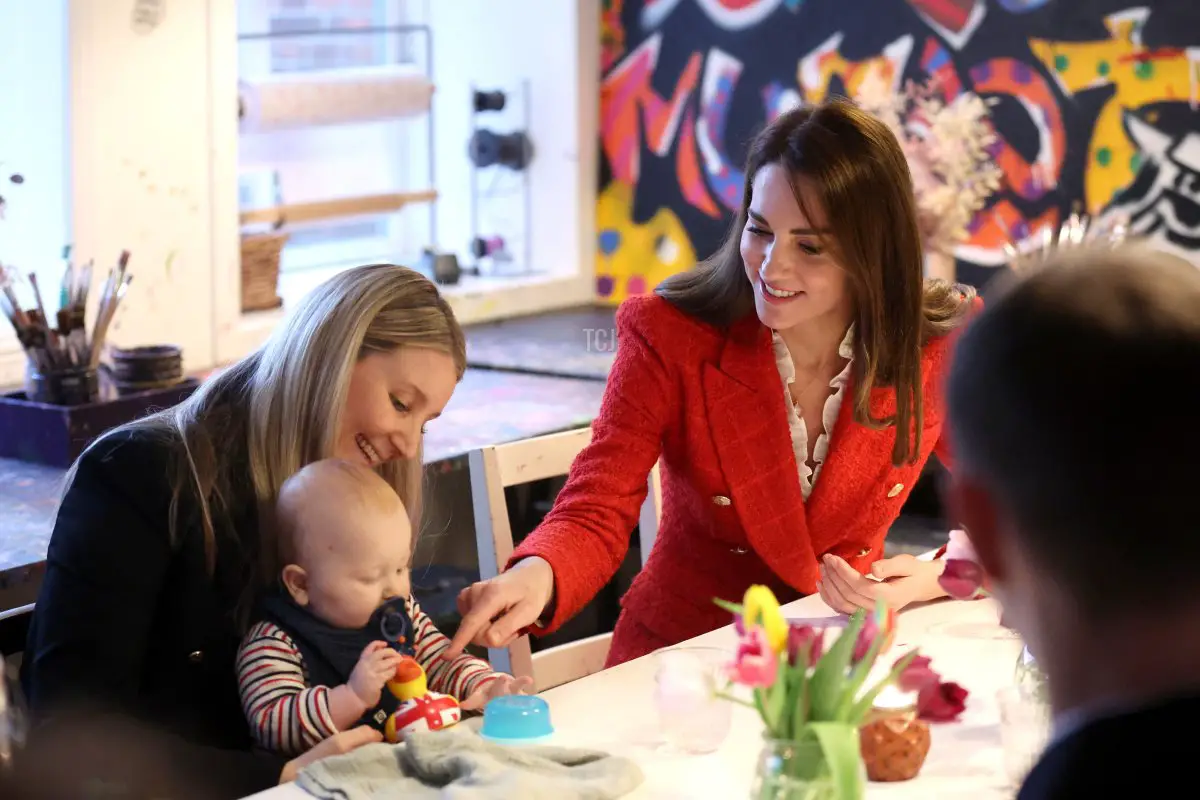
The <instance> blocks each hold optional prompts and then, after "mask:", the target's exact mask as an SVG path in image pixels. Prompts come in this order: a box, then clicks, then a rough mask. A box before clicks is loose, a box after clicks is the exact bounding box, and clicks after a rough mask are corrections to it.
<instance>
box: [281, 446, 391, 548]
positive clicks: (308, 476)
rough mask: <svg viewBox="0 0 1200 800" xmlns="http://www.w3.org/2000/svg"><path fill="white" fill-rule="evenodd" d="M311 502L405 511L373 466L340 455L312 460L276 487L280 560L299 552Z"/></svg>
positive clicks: (372, 510) (360, 509) (355, 508)
mask: <svg viewBox="0 0 1200 800" xmlns="http://www.w3.org/2000/svg"><path fill="white" fill-rule="evenodd" d="M314 502H317V503H325V502H336V503H337V504H338V505H339V507H340V508H341V509H344V510H345V512H346V513H347V514H352V513H355V512H367V513H374V514H392V515H396V516H397V517H400V518H402V517H403V516H404V514H405V508H404V501H403V500H401V499H400V495H398V494H397V493H396V490H395V489H393V488H392V486H391V485H390V484H389V483H388V482H387V481H386V480H384V478H383V477H382V476H381V475H380V474H379V473H378V472H376V471H375V470H373V469H370V468H369V467H366V466H363V465H361V464H355V463H353V462H351V461H346V460H344V459H340V458H326V459H321V460H320V461H314V462H312V463H311V464H308V465H306V466H304V467H303V468H301V469H300V471H299V472H297V473H296V474H294V475H292V476H291V477H290V478H288V479H287V480H286V481H284V482H283V485H282V486H281V487H280V488H279V497H278V499H277V500H276V503H275V525H276V534H277V536H278V544H279V558H280V560H281V563H282V564H294V563H296V561H297V560H298V558H299V556H300V555H301V553H302V551H303V548H304V540H305V538H306V533H307V528H306V523H307V522H308V521H309V520H311V518H312V514H311V509H312V504H313V503H314Z"/></svg>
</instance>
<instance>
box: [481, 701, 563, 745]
mask: <svg viewBox="0 0 1200 800" xmlns="http://www.w3.org/2000/svg"><path fill="white" fill-rule="evenodd" d="M553 734H554V725H553V724H552V723H551V722H550V705H549V704H548V703H547V702H546V701H545V700H543V699H542V698H540V697H537V696H536V695H528V694H511V695H502V696H500V697H497V698H495V699H494V700H492V701H491V702H490V703H488V704H487V705H486V706H484V708H483V727H482V728H481V729H480V731H479V735H480V737H481V738H483V739H486V740H488V741H490V742H496V743H498V744H508V745H529V744H540V743H542V742H545V741H546V740H547V739H549V738H550V737H551V736H552V735H553Z"/></svg>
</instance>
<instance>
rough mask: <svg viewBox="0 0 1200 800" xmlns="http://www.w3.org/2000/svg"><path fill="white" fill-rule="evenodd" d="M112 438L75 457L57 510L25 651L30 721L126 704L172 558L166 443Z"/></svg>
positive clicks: (138, 677) (136, 680) (136, 682)
mask: <svg viewBox="0 0 1200 800" xmlns="http://www.w3.org/2000/svg"><path fill="white" fill-rule="evenodd" d="M145 436H146V435H145V434H141V435H134V434H116V435H111V436H109V437H106V438H105V439H103V440H102V441H100V442H98V443H97V444H96V445H94V446H93V447H92V448H91V449H90V450H88V451H87V452H86V453H85V454H84V455H83V456H82V458H81V459H80V461H79V464H78V466H77V469H76V472H75V476H74V480H73V481H72V482H71V484H70V486H69V487H68V489H67V491H66V494H65V495H64V497H63V500H62V504H61V505H60V506H59V510H58V518H57V519H56V521H55V523H54V532H53V533H52V534H51V537H50V547H49V551H48V553H47V557H46V575H45V578H44V579H43V581H42V587H41V591H40V593H39V595H38V599H37V604H36V606H35V609H34V619H33V622H32V625H31V628H30V638H29V643H28V650H27V651H26V654H25V659H26V666H25V668H24V672H25V691H26V693H27V700H28V702H29V704H30V709H31V711H32V712H33V713H34V714H35V716H41V715H43V714H45V713H49V711H50V710H51V709H54V708H57V707H59V706H60V705H64V704H67V703H71V702H75V701H77V700H79V699H80V698H88V700H89V701H93V702H98V701H103V702H105V703H106V704H107V703H109V702H111V703H112V704H113V705H114V707H117V708H122V707H130V706H132V704H133V700H134V698H135V697H136V695H137V691H138V686H139V683H140V681H141V677H142V671H143V668H144V664H145V662H146V648H147V644H148V642H149V638H150V629H151V625H152V622H153V618H154V611H155V607H156V604H157V599H158V596H159V592H160V590H161V589H162V586H163V581H164V579H165V577H166V574H167V569H168V567H169V565H170V560H171V543H170V540H169V538H168V532H167V528H166V522H167V513H168V512H167V509H168V507H169V502H170V501H169V496H167V495H166V494H165V493H166V491H167V489H166V487H167V482H166V479H165V478H164V477H163V476H164V474H165V470H166V464H167V454H168V452H169V451H168V446H167V445H166V443H162V444H158V443H155V442H153V441H150V440H147V439H146V438H145Z"/></svg>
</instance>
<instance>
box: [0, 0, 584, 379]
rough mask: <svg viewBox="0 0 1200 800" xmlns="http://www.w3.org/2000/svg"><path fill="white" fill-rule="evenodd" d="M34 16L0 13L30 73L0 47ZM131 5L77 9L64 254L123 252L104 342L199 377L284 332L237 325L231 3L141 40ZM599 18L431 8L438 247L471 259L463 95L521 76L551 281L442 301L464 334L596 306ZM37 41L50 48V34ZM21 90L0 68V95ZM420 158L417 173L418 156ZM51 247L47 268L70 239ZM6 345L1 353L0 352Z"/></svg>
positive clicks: (527, 7) (542, 261)
mask: <svg viewBox="0 0 1200 800" xmlns="http://www.w3.org/2000/svg"><path fill="white" fill-rule="evenodd" d="M44 2H47V0H39V2H37V3H33V2H27V1H26V0H0V9H2V10H3V15H2V17H0V18H2V19H3V20H4V21H5V23H4V25H3V26H2V30H0V58H15V57H25V58H28V57H32V56H29V55H28V53H27V54H26V55H25V56H16V55H13V52H14V50H15V51H16V52H24V51H21V50H20V49H19V48H13V47H11V46H10V47H7V48H6V47H4V46H3V45H4V43H5V42H6V40H7V39H8V38H10V37H14V34H15V37H14V38H15V39H16V41H18V42H32V41H33V40H34V37H36V36H37V35H38V33H37V31H36V30H34V29H32V28H30V27H29V26H26V25H22V24H18V25H16V26H10V25H9V24H8V21H9V20H12V19H16V20H18V21H19V22H20V21H21V20H22V19H23V15H24V14H26V13H28V14H34V13H35V12H34V11H32V9H39V11H38V12H37V15H41V13H42V12H41V10H40V8H41V7H42V5H43V3H44ZM132 5H133V4H132V3H128V4H112V3H109V2H98V1H97V0H69V12H68V14H67V22H68V29H69V33H70V39H69V41H70V50H71V60H70V66H69V76H70V88H69V105H70V108H69V114H68V117H69V135H68V139H69V151H70V158H71V162H72V167H73V168H72V173H71V176H70V185H71V190H72V195H71V205H70V213H71V217H72V219H73V221H74V225H73V228H72V231H71V234H70V236H68V237H66V238H69V239H71V240H73V241H74V243H75V254H76V256H77V257H78V258H88V257H94V258H96V260H97V266H98V267H99V266H100V265H102V264H103V265H107V264H108V263H110V262H111V261H112V260H114V259H115V258H116V256H117V254H118V253H119V252H120V251H121V249H123V248H128V249H129V250H130V251H131V252H132V254H133V257H132V260H131V262H130V272H131V273H132V274H133V275H134V276H135V279H134V282H133V284H132V285H131V287H130V290H129V294H128V295H127V296H126V298H125V301H124V308H123V311H122V312H121V313H120V314H119V315H118V323H116V324H115V329H114V330H113V331H112V332H111V333H110V341H112V342H113V343H116V344H118V345H122V346H132V345H137V344H147V343H156V342H173V343H177V344H179V345H181V346H182V347H183V349H184V357H185V360H186V366H187V367H188V368H189V369H200V368H204V367H207V366H209V365H211V364H214V363H219V362H222V361H227V360H229V359H232V358H236V357H239V356H240V355H242V354H244V353H245V352H247V351H248V349H249V348H251V347H254V346H256V345H257V344H258V343H259V342H260V341H261V340H262V338H263V337H264V336H265V335H266V333H267V332H268V331H269V330H270V329H271V328H272V327H273V326H274V325H275V324H277V323H278V321H279V315H278V314H273V313H262V314H254V315H242V314H241V313H240V307H239V305H240V304H239V299H238V240H239V237H238V225H237V217H238V208H237V199H238V198H237V150H238V145H237V141H238V140H237V117H236V107H237V106H236V103H237V42H236V34H237V5H236V0H188V2H173V3H163V4H162V7H163V8H164V11H165V13H164V14H163V15H162V18H161V20H160V21H159V23H158V25H157V26H155V27H154V28H153V29H152V30H148V31H147V30H145V28H139V29H137V30H135V26H134V25H133V23H132V18H131V16H130V14H129V13H127V12H126V11H125V9H127V8H130V7H132ZM599 6H600V2H599V0H575V2H566V0H561V1H560V0H555V2H544V0H504V2H495V0H452V1H451V0H437V2H432V3H428V4H427V8H428V12H427V13H428V14H430V20H431V22H432V24H433V26H434V55H435V66H434V77H435V81H436V83H437V92H436V94H435V103H436V106H435V113H436V114H437V117H436V122H437V151H436V162H435V165H436V170H437V188H438V189H439V191H440V192H441V193H442V200H441V202H440V203H439V205H438V229H439V237H438V238H439V244H440V245H441V246H442V247H443V248H446V249H453V250H458V251H459V252H462V253H464V254H465V247H466V244H467V240H468V235H469V234H468V204H467V203H468V201H467V193H466V192H467V189H466V175H467V172H466V170H467V160H466V155H465V154H466V144H467V140H468V137H469V129H468V122H469V120H468V116H467V115H468V111H469V102H470V94H469V89H468V84H469V83H470V82H472V81H475V82H478V83H481V84H490V83H493V82H497V81H499V82H515V81H517V80H519V79H521V78H524V77H528V78H530V79H531V81H532V84H533V102H534V111H535V120H534V124H533V126H532V131H531V133H532V137H533V139H534V141H535V145H536V147H537V157H536V160H535V162H534V164H533V165H532V166H531V169H532V170H533V172H532V173H531V175H532V180H533V204H534V217H535V226H536V227H535V234H534V242H533V251H534V261H535V267H537V268H539V269H544V270H549V271H550V272H551V273H554V274H555V275H556V278H555V280H553V281H551V282H548V283H543V284H541V285H538V286H523V287H519V288H513V287H511V286H507V285H506V284H504V283H503V282H500V283H499V284H497V283H496V282H488V281H482V282H480V284H479V285H476V286H475V287H474V288H472V287H468V286H464V287H461V288H460V289H458V290H456V291H453V292H449V294H451V302H452V303H453V304H454V305H455V308H456V311H457V312H458V314H459V317H460V319H462V320H463V321H464V322H470V321H474V320H479V319H486V318H494V317H497V316H504V315H508V314H512V313H526V312H531V311H538V310H543V309H546V308H553V307H563V306H566V305H572V304H579V303H587V302H590V301H591V300H592V298H593V282H594V279H593V277H592V276H593V266H592V265H593V263H594V258H593V242H594V241H595V236H594V224H593V218H594V214H595V184H596V174H597V171H596V169H597V168H596V163H597V161H596V158H597V155H596V138H597V135H596V131H597V130H598V127H597V116H598V113H599V111H598V103H599V56H598V50H599V13H600V12H599ZM118 9H119V10H118ZM38 18H39V19H41V16H39V17H38ZM38 25H40V26H45V29H42V32H41V35H42V36H44V37H45V36H49V32H48V29H49V28H50V27H52V26H49V25H48V23H47V22H45V21H44V20H43V21H41V22H39V23H38ZM14 28H15V30H14ZM32 49H33V46H32V44H31V47H30V50H31V51H32ZM39 49H40V48H39ZM6 51H7V52H6ZM28 71H30V70H28V69H20V70H18V71H17V72H16V73H15V74H18V75H21V74H22V73H25V72H28ZM13 74H14V72H13V71H12V70H10V69H7V68H0V79H3V78H7V77H8V76H10V75H13ZM45 80H46V81H47V82H51V81H52V76H49V75H46V76H45ZM59 85H61V82H60V84H59ZM8 96H9V94H8V91H7V90H5V91H3V92H0V97H4V98H5V102H4V103H2V104H0V114H2V115H7V114H8V113H9V112H8V111H7V107H8V101H7V98H8ZM36 97H37V98H38V104H39V105H40V104H42V103H46V102H49V101H47V100H46V98H52V97H53V95H52V94H48V93H45V92H44V91H39V92H38V93H36ZM6 118H7V117H0V119H6ZM2 127H3V128H9V126H8V125H4V126H2ZM3 135H4V134H3V131H2V130H0V137H3ZM42 144H45V142H42ZM7 151H8V145H7V141H6V140H5V139H4V138H0V159H2V160H7V158H6V156H5V153H6V152H7ZM413 157H414V158H421V157H423V154H422V153H421V152H420V148H419V147H415V148H414V151H413ZM418 174H420V173H418ZM47 202H48V201H47ZM29 213H31V214H32V213H33V212H32V210H31V211H30V212H29ZM47 224H49V223H47ZM44 238H45V239H46V240H48V241H49V242H50V244H47V245H46V246H45V247H46V248H48V250H49V251H50V252H51V254H52V255H56V254H57V252H58V250H59V249H60V248H61V244H62V242H63V240H64V237H63V236H61V235H53V234H47V235H46V237H44ZM42 240H43V237H37V238H36V241H39V242H40V241H42ZM39 246H41V245H39ZM2 258H3V255H2V254H0V259H2ZM572 276H573V277H572ZM102 277H103V273H100V274H98V276H97V280H101V279H102ZM506 286H507V288H505V287H506ZM497 287H499V288H497ZM10 338H11V337H10ZM6 342H8V339H5V338H0V354H2V353H3V350H4V347H5V343H6ZM9 352H10V355H11V346H10V347H9ZM20 369H21V364H20V361H19V360H18V359H12V358H9V359H7V360H5V359H3V358H0V385H5V384H9V383H14V382H16V381H18V380H19V379H20Z"/></svg>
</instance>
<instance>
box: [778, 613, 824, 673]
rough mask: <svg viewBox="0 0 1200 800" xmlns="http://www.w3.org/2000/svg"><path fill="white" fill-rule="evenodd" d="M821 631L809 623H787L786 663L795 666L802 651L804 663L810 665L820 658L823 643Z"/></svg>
mask: <svg viewBox="0 0 1200 800" xmlns="http://www.w3.org/2000/svg"><path fill="white" fill-rule="evenodd" d="M822 633H823V631H820V630H818V629H816V628H814V627H813V626H811V625H800V624H796V623H791V624H790V625H788V637H787V656H788V664H790V665H791V666H795V665H796V662H797V661H799V659H800V654H801V653H804V659H805V663H806V664H807V665H808V666H810V667H811V666H813V665H814V664H816V663H817V662H818V661H819V660H820V659H821V650H822V646H823V644H824V641H823V638H822Z"/></svg>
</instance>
